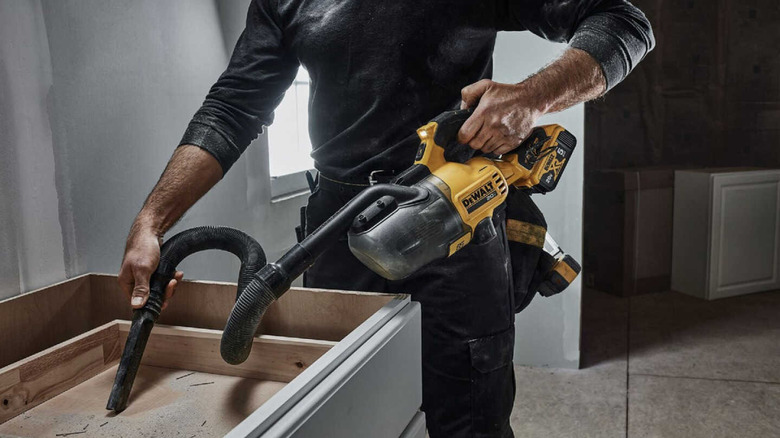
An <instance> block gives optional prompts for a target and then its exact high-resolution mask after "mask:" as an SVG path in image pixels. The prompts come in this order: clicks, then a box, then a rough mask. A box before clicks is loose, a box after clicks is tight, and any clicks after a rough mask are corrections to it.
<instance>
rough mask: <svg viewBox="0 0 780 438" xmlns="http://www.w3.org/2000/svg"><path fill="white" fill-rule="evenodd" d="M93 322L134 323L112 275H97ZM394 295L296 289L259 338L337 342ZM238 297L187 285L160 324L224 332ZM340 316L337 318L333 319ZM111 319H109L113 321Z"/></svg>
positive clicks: (225, 286)
mask: <svg viewBox="0 0 780 438" xmlns="http://www.w3.org/2000/svg"><path fill="white" fill-rule="evenodd" d="M91 281H92V289H93V292H92V296H93V297H94V301H93V303H94V306H95V307H96V308H95V310H94V311H93V315H94V316H95V317H96V318H100V319H97V320H95V321H94V322H95V323H100V322H102V321H104V320H106V319H107V318H111V319H130V316H129V313H130V312H129V310H127V309H128V308H129V304H128V300H127V298H126V296H125V295H124V294H123V293H122V292H121V291H120V289H119V286H118V284H117V282H116V277H115V276H113V275H103V274H93V275H92V277H91ZM395 297H396V295H392V294H380V293H370V292H345V291H334V290H323V289H306V288H292V289H290V290H289V291H287V293H285V294H284V295H282V297H281V298H280V299H279V300H278V301H277V302H275V303H274V304H273V305H272V306H271V308H269V309H268V312H266V314H265V316H264V317H263V321H262V324H261V326H260V329H259V330H258V334H260V333H262V334H270V335H279V336H289V337H296V338H310V339H324V340H329V341H339V340H341V339H342V338H343V337H344V336H346V335H347V334H348V333H349V332H351V331H352V330H354V329H355V328H356V327H357V326H358V325H360V324H361V323H362V322H363V321H365V320H366V319H367V318H368V317H369V316H371V315H372V314H374V312H376V311H377V310H379V309H380V308H381V307H382V306H384V305H385V304H387V303H388V302H390V300H392V299H394V298H395ZM235 298H236V285H235V284H233V283H218V282H200V281H184V282H182V283H181V285H180V286H179V287H178V288H177V292H176V296H175V297H174V298H173V299H172V300H171V303H170V305H169V306H168V307H167V308H166V309H165V311H164V312H163V313H162V314H161V315H160V320H159V323H160V324H168V325H180V326H185V325H186V326H189V327H200V328H208V329H215V330H222V329H223V328H224V327H225V322H226V321H227V318H228V316H229V315H230V311H231V310H232V309H233V304H234V303H235ZM334 315H337V316H338V317H334ZM109 320H110V319H109Z"/></svg>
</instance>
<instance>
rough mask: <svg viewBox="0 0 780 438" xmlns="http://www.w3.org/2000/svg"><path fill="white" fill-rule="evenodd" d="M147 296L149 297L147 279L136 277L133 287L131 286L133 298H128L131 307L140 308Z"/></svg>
mask: <svg viewBox="0 0 780 438" xmlns="http://www.w3.org/2000/svg"><path fill="white" fill-rule="evenodd" d="M147 298H149V279H148V278H147V279H142V277H136V278H135V287H133V298H132V299H131V300H130V305H132V306H133V309H138V308H141V307H143V305H144V304H145V303H146V299H147Z"/></svg>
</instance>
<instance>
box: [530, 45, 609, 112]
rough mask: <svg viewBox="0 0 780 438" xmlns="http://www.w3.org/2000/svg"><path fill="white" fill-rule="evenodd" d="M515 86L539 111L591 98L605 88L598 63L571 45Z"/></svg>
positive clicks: (553, 110)
mask: <svg viewBox="0 0 780 438" xmlns="http://www.w3.org/2000/svg"><path fill="white" fill-rule="evenodd" d="M518 85H520V86H521V88H522V89H523V90H524V94H526V95H527V96H529V97H530V98H531V99H533V101H534V102H535V106H536V108H537V109H538V111H539V112H540V113H541V114H547V113H554V112H558V111H563V110H565V109H566V108H569V107H571V106H574V105H576V104H578V103H582V102H587V101H589V100H592V99H595V98H597V97H599V96H601V95H602V94H604V92H605V91H606V88H607V83H606V80H605V78H604V73H603V72H602V70H601V66H600V65H599V63H598V62H597V61H596V60H595V59H593V57H592V56H590V55H589V54H588V53H587V52H584V51H582V50H579V49H574V48H569V49H567V50H566V51H565V52H564V53H563V55H562V56H561V57H560V58H558V59H557V60H555V61H553V62H552V63H551V64H549V65H548V66H546V67H545V68H543V69H542V70H540V71H539V72H538V73H536V74H534V75H533V76H531V77H529V78H528V79H526V80H524V81H523V82H521V83H520V84H518Z"/></svg>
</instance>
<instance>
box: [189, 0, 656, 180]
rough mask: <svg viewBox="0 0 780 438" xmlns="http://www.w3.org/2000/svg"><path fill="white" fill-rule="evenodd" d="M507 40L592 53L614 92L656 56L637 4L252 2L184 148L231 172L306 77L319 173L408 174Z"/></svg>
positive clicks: (564, 0)
mask: <svg viewBox="0 0 780 438" xmlns="http://www.w3.org/2000/svg"><path fill="white" fill-rule="evenodd" d="M502 30H508V31H522V30H527V31H530V32H533V33H534V34H536V35H539V36H541V37H543V38H545V39H548V40H551V41H557V42H568V43H569V44H570V45H571V46H572V47H576V48H579V49H582V50H584V51H586V52H587V53H589V54H590V55H591V56H593V57H594V58H595V59H596V60H597V61H598V62H599V63H600V65H601V67H602V70H603V72H604V76H605V78H606V81H607V87H608V88H611V87H613V86H614V85H616V84H617V83H619V82H620V81H621V80H623V78H625V76H626V75H627V74H628V73H629V72H630V71H631V70H632V69H633V68H634V66H635V65H636V64H637V63H638V62H639V61H640V60H641V59H642V58H643V57H644V56H645V55H646V54H647V53H648V52H649V51H650V50H652V48H653V46H654V44H655V42H654V39H653V34H652V30H651V27H650V23H649V22H648V21H647V19H646V18H645V16H644V14H643V13H642V12H641V11H640V10H639V9H637V8H636V7H634V6H633V5H632V4H631V3H629V2H628V1H627V0H548V1H545V0H484V1H477V0H447V1H445V0H392V1H371V0H253V1H252V3H251V6H250V8H249V13H248V16H247V21H246V29H245V30H244V32H243V34H242V35H241V37H240V38H239V40H238V43H237V44H236V47H235V50H234V52H233V55H232V58H231V60H230V64H229V65H228V67H227V70H226V71H225V72H224V73H223V74H222V76H221V77H220V78H219V80H217V82H216V83H215V84H214V86H213V87H212V88H211V90H210V92H209V93H208V95H207V96H206V100H205V102H204V103H203V106H202V107H201V108H200V109H199V110H198V111H197V113H196V114H195V116H194V117H193V118H192V121H191V122H190V124H189V126H188V128H187V130H186V132H185V134H184V137H183V139H182V141H181V144H194V145H197V146H200V147H201V148H203V149H205V150H207V151H208V152H210V153H211V154H212V155H214V157H215V158H216V159H217V160H218V161H219V163H220V165H221V166H222V169H223V171H225V172H227V170H228V169H229V168H230V166H232V165H233V163H235V161H236V160H238V158H239V156H240V155H241V153H242V152H243V151H244V150H245V149H246V147H247V146H248V145H249V143H250V142H251V141H252V140H253V139H255V138H256V137H257V135H258V134H259V133H260V132H262V129H263V128H262V127H263V126H264V125H265V126H267V125H270V124H271V122H272V121H273V111H274V109H275V108H276V106H277V105H278V104H279V102H280V101H281V99H282V97H283V95H284V92H285V90H286V89H287V88H288V87H289V86H290V84H291V83H292V81H293V79H294V78H295V75H296V72H297V69H298V67H299V65H303V66H304V67H305V68H306V70H307V71H308V73H309V76H310V77H311V89H310V100H309V113H310V116H309V121H310V124H309V133H310V137H311V142H312V146H313V152H312V157H313V158H314V161H315V165H316V167H317V169H318V170H319V171H321V172H323V173H324V174H325V175H327V176H330V177H333V178H338V179H340V180H344V181H359V180H363V181H365V177H366V176H367V175H368V174H369V173H370V172H371V171H372V170H379V169H383V170H397V171H400V170H403V169H405V168H407V167H408V166H410V165H411V163H412V161H413V159H414V153H415V149H416V146H417V144H418V141H417V137H416V134H415V129H416V128H417V127H419V126H420V125H423V124H424V123H426V122H427V121H428V120H430V119H431V118H433V117H434V116H436V115H437V114H439V113H441V112H442V111H445V110H447V109H452V108H453V107H455V106H456V105H457V104H458V103H459V102H460V90H461V88H463V87H464V86H466V85H469V84H471V83H473V82H476V81H478V80H480V79H483V78H489V77H490V76H491V74H492V55H493V47H494V43H495V39H496V32H498V31H502ZM516 56H518V57H522V56H523V54H522V52H520V51H518V53H517V54H516Z"/></svg>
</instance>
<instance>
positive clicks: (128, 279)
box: [117, 265, 135, 298]
mask: <svg viewBox="0 0 780 438" xmlns="http://www.w3.org/2000/svg"><path fill="white" fill-rule="evenodd" d="M117 283H119V288H120V289H122V292H124V293H125V295H127V297H128V298H130V295H131V294H132V293H133V286H134V285H135V281H134V280H133V275H132V274H131V273H130V269H129V268H126V267H125V265H122V268H121V269H120V270H119V276H118V277H117Z"/></svg>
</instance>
